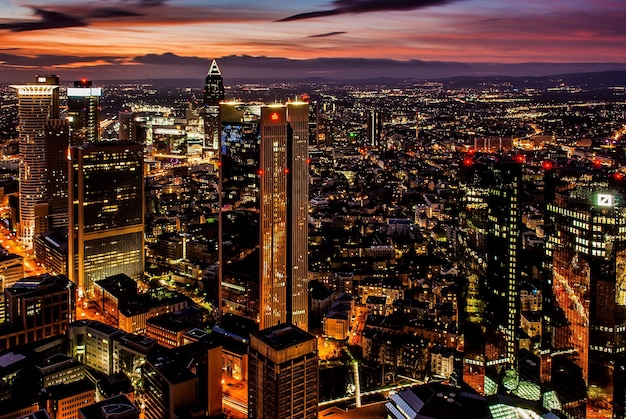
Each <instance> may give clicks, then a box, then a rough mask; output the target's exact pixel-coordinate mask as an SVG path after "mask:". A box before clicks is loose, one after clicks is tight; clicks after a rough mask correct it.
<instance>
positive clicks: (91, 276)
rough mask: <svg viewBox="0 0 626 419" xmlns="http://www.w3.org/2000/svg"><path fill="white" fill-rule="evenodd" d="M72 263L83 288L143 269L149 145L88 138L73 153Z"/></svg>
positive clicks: (89, 289)
mask: <svg viewBox="0 0 626 419" xmlns="http://www.w3.org/2000/svg"><path fill="white" fill-rule="evenodd" d="M68 159H69V160H70V161H69V164H70V171H69V184H70V188H69V199H70V202H71V203H72V205H71V206H70V211H69V229H68V264H69V265H70V266H69V267H68V271H69V276H70V279H71V280H72V281H73V282H75V283H76V284H77V285H78V288H79V293H81V292H82V293H86V294H88V295H91V293H92V291H93V283H94V282H95V281H98V280H100V279H104V278H106V277H109V276H112V275H116V274H119V273H124V274H126V275H128V276H129V277H131V278H134V279H138V278H140V277H141V276H142V275H143V268H144V252H143V244H144V242H143V225H144V211H143V208H144V204H143V200H144V194H143V185H144V180H143V147H142V145H141V144H136V143H130V142H107V143H105V142H99V143H91V144H90V143H87V144H84V145H82V146H78V147H70V149H69V154H68Z"/></svg>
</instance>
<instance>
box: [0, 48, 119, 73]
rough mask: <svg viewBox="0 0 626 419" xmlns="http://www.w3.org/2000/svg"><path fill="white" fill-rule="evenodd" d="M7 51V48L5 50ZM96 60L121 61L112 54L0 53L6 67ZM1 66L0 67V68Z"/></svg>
mask: <svg viewBox="0 0 626 419" xmlns="http://www.w3.org/2000/svg"><path fill="white" fill-rule="evenodd" d="M5 51H7V50H5ZM90 61H98V62H104V63H111V64H116V63H119V62H121V60H120V58H119V57H113V56H105V55H103V56H96V57H88V58H80V57H76V56H73V55H35V56H24V55H16V54H6V53H0V62H2V63H3V64H2V65H3V66H6V67H14V68H19V67H27V68H28V67H41V68H44V67H60V66H65V65H69V64H75V63H77V62H90ZM1 68H2V67H0V69H1Z"/></svg>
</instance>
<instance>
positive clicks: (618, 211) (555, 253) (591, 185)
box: [542, 167, 626, 418]
mask: <svg viewBox="0 0 626 419" xmlns="http://www.w3.org/2000/svg"><path fill="white" fill-rule="evenodd" d="M620 178H621V175H619V174H618V175H617V176H612V175H610V174H607V173H605V172H603V171H602V170H600V169H593V170H590V169H584V168H581V167H575V168H574V167H554V168H551V169H549V170H546V176H545V190H546V192H545V196H546V216H545V224H544V229H545V233H546V239H547V243H546V260H545V266H544V268H545V269H544V271H545V272H544V277H545V283H544V292H543V294H544V310H545V313H544V319H545V320H547V321H546V322H545V325H544V330H545V331H544V349H546V350H547V351H549V355H550V357H551V358H547V357H544V362H545V363H546V368H542V370H543V372H545V375H546V376H545V377H543V378H544V382H549V384H550V385H551V386H552V388H553V389H554V390H555V391H556V393H557V394H558V395H559V397H560V398H561V404H563V406H564V410H565V411H566V413H567V415H568V417H572V418H585V417H587V418H590V417H605V418H611V417H612V418H622V417H624V414H625V413H626V411H625V403H626V402H625V401H626V269H625V267H626V199H625V196H626V195H625V194H624V188H623V187H622V185H620V183H621V179H620ZM559 357H561V358H562V357H566V358H567V359H566V360H565V361H569V365H568V364H567V363H566V362H564V361H563V360H560V361H559V365H560V366H555V363H556V362H557V359H558V358H559ZM550 361H551V362H550ZM564 370H565V371H564ZM574 376H576V377H574ZM576 379H578V380H576ZM577 382H579V383H580V384H582V385H583V386H586V388H585V387H583V388H582V389H579V388H577V387H576V384H577ZM576 394H577V395H578V398H577V399H576V398H575V397H572V396H573V395H576Z"/></svg>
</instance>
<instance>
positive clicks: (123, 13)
mask: <svg viewBox="0 0 626 419" xmlns="http://www.w3.org/2000/svg"><path fill="white" fill-rule="evenodd" d="M137 16H141V14H140V13H135V12H131V11H130V10H124V9H118V8H114V7H103V8H100V9H94V10H92V11H91V12H89V14H88V15H87V17H91V18H98V19H108V18H116V17H137Z"/></svg>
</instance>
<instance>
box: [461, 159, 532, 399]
mask: <svg viewBox="0 0 626 419" xmlns="http://www.w3.org/2000/svg"><path fill="white" fill-rule="evenodd" d="M521 188H522V164H521V162H519V161H517V160H514V159H512V158H511V157H509V156H503V155H478V154H477V155H474V156H471V157H467V158H466V159H465V161H464V162H463V168H462V170H461V189H462V192H463V197H462V201H461V203H462V205H461V210H460V225H461V227H460V234H459V240H460V244H461V246H460V247H461V249H462V255H461V260H462V265H463V270H464V272H465V273H466V275H467V278H468V290H467V295H466V298H465V302H464V304H465V310H463V312H464V318H463V319H462V325H463V327H464V334H465V348H464V349H465V355H464V366H463V374H464V378H465V379H466V381H468V382H469V383H470V384H471V385H472V386H473V387H474V388H475V390H477V391H478V392H479V393H482V394H486V395H488V394H494V393H495V392H497V391H498V387H499V386H500V385H501V384H502V383H501V377H502V375H503V372H504V370H505V369H513V370H515V369H516V366H517V353H518V333H519V326H520V316H519V279H520V269H519V266H518V258H519V253H520V251H521V208H520V206H521V202H520V194H521V191H522V189H521Z"/></svg>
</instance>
